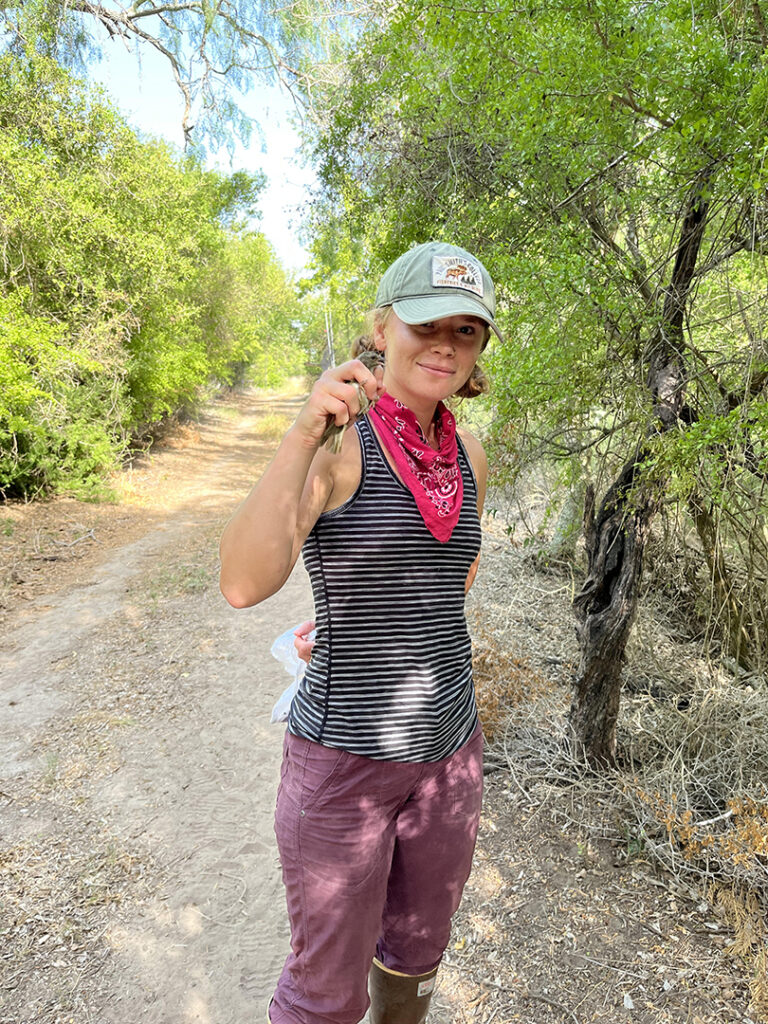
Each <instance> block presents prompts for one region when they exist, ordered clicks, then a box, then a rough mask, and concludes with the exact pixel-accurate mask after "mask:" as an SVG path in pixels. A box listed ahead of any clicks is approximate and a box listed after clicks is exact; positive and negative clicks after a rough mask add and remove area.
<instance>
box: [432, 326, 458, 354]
mask: <svg viewBox="0 0 768 1024" xmlns="http://www.w3.org/2000/svg"><path fill="white" fill-rule="evenodd" d="M432 347H433V348H439V349H450V350H451V351H453V350H454V348H455V344H454V340H453V334H452V333H451V332H450V331H438V332H437V334H435V336H434V338H433V339H432Z"/></svg>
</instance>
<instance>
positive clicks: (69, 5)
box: [0, 0, 350, 147]
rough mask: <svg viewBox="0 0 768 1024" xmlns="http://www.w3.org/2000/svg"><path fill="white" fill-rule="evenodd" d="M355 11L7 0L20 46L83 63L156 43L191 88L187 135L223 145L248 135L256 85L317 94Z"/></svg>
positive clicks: (221, 0) (248, 4)
mask: <svg viewBox="0 0 768 1024" xmlns="http://www.w3.org/2000/svg"><path fill="white" fill-rule="evenodd" d="M349 11H350V5H349V4H348V3H346V2H345V0H338V2H337V0H300V2H297V3H292V4H288V5H280V4H277V3H274V2H272V0H212V2H210V0H176V2H172V3H165V2H163V0H138V2H135V3H123V2H121V0H108V2H106V3H101V2H93V0H21V2H13V0H6V2H5V3H3V4H0V19H1V20H0V25H1V26H4V27H5V33H6V39H7V42H8V45H9V46H10V48H11V49H12V51H13V52H15V53H16V55H17V56H18V55H21V54H26V55H28V56H31V55H33V54H38V55H44V56H48V57H51V58H53V59H55V60H57V61H58V62H59V63H60V64H62V66H65V67H70V68H72V69H74V70H75V71H82V70H84V69H85V68H86V67H87V66H88V65H89V64H90V63H92V62H93V61H94V60H96V59H98V56H99V54H100V53H101V52H102V50H103V48H104V47H105V46H107V45H124V46H126V47H127V48H129V49H131V48H133V49H135V50H136V51H137V52H139V53H140V52H142V51H147V50H153V51H155V52H156V53H157V54H159V55H161V57H162V58H163V59H164V60H165V61H167V63H168V66H169V70H170V72H171V73H172V75H173V79H174V81H175V83H176V87H177V89H178V90H179V92H180V94H181V96H182V98H183V111H182V115H181V124H182V129H183V131H184V137H185V139H186V140H187V142H190V141H193V142H195V143H196V144H198V145H200V144H202V143H203V142H204V141H207V142H209V143H211V144H213V145H214V146H216V147H218V146H221V145H223V144H227V143H229V142H230V141H231V139H232V137H233V135H234V136H239V137H240V138H243V139H246V140H247V139H248V137H249V135H250V131H251V128H252V127H253V122H252V120H251V117H250V116H249V115H248V114H246V113H245V112H244V109H243V98H244V96H245V94H246V93H248V92H249V91H250V90H252V89H253V88H254V87H255V86H258V85H260V84H264V83H265V82H279V83H281V84H282V85H284V86H285V87H286V88H287V89H288V90H289V91H290V92H291V94H292V95H293V97H294V99H295V101H296V102H297V104H298V105H301V106H305V105H307V104H308V103H311V94H312V87H313V83H314V82H315V80H316V79H318V78H319V79H322V77H323V76H322V67H323V64H324V63H325V62H326V61H328V60H330V59H331V54H332V52H333V51H334V50H335V49H336V48H337V45H338V42H339V40H340V38H341V37H342V36H343V32H342V29H341V26H342V24H343V23H344V21H345V19H346V17H347V15H348V14H349Z"/></svg>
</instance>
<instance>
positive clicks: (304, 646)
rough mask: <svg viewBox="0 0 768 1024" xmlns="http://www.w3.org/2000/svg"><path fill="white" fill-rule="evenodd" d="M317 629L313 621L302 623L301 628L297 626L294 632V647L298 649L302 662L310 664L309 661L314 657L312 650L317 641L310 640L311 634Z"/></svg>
mask: <svg viewBox="0 0 768 1024" xmlns="http://www.w3.org/2000/svg"><path fill="white" fill-rule="evenodd" d="M314 628H315V623H314V622H313V621H312V619H309V620H308V621H307V622H302V623H301V625H300V626H297V627H296V629H294V631H293V635H294V636H295V637H296V639H295V640H294V641H293V646H294V647H295V648H296V653H297V654H298V656H299V657H300V658H301V660H302V661H306V662H307V663H309V659H310V658H311V657H312V648H313V647H314V646H315V641H314V640H310V639H309V634H310V633H311V632H312V630H313V629H314Z"/></svg>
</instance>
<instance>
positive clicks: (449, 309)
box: [392, 292, 504, 341]
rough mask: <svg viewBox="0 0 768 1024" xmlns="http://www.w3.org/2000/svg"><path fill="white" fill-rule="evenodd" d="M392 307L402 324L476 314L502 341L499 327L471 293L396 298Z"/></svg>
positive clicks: (423, 322)
mask: <svg viewBox="0 0 768 1024" xmlns="http://www.w3.org/2000/svg"><path fill="white" fill-rule="evenodd" d="M392 308H393V309H394V311H395V313H397V315H398V316H399V317H400V319H401V320H402V321H403V323H404V324H411V325H413V324H425V323H428V322H429V321H430V320H442V319H443V317H446V316H476V317H477V318H478V319H479V320H482V321H483V322H484V323H486V324H488V326H489V327H490V328H491V330H492V331H493V333H494V334H495V335H496V336H497V337H498V338H499V339H500V340H501V341H504V336H503V335H502V333H501V331H500V330H499V328H498V327H497V326H496V324H495V323H494V321H493V319H492V318H491V317H490V316H489V315H488V310H487V309H486V308H485V306H484V305H483V304H482V302H478V301H477V299H473V298H472V296H471V295H459V294H457V293H456V292H451V294H450V295H428V296H424V297H423V298H419V299H398V300H397V301H395V302H393V303H392Z"/></svg>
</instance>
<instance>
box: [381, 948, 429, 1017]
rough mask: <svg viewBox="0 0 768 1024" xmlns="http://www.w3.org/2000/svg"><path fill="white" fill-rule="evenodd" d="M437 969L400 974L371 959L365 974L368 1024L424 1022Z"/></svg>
mask: <svg viewBox="0 0 768 1024" xmlns="http://www.w3.org/2000/svg"><path fill="white" fill-rule="evenodd" d="M436 974H437V968H436V967H435V969H434V970H433V971H429V973H428V974H417V975H412V974H400V972H399V971H391V970H390V969H389V968H388V967H385V966H384V964H382V963H381V962H380V961H379V960H376V959H375V958H374V961H373V963H372V964H371V973H370V974H369V975H368V994H369V995H370V997H371V1012H370V1020H371V1024H424V1021H425V1020H426V1019H427V1010H428V1009H429V1003H430V1000H431V999H432V991H433V989H434V987H435V975H436Z"/></svg>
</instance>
